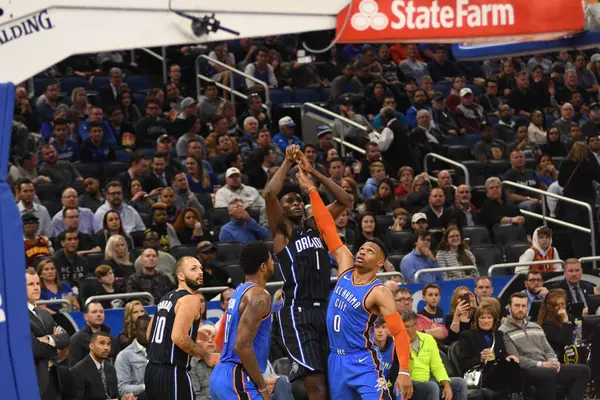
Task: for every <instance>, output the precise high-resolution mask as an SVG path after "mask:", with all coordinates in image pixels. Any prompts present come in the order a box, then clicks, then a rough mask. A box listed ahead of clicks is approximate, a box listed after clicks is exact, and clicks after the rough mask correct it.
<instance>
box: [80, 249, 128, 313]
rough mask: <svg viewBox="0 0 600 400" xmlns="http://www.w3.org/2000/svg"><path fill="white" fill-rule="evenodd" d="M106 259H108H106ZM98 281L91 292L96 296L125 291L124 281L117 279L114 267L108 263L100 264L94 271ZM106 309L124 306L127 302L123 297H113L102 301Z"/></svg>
mask: <svg viewBox="0 0 600 400" xmlns="http://www.w3.org/2000/svg"><path fill="white" fill-rule="evenodd" d="M105 261H106V260H105ZM94 273H95V275H96V278H97V279H98V280H97V282H94V287H93V289H94V291H93V292H91V293H89V294H91V295H94V296H98V295H107V294H119V293H123V292H124V288H123V281H122V280H121V279H119V280H117V279H115V273H114V272H113V268H112V267H111V266H110V265H107V264H100V265H98V266H97V267H96V270H95V271H94ZM90 289H92V288H90ZM100 303H101V304H102V307H104V309H105V310H110V309H113V308H123V305H124V304H125V303H124V301H123V300H122V299H112V300H105V301H101V302H100Z"/></svg>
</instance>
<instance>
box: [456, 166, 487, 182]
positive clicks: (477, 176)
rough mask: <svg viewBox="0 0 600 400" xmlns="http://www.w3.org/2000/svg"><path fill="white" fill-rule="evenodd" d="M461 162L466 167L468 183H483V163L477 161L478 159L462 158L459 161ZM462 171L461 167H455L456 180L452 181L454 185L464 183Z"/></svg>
mask: <svg viewBox="0 0 600 400" xmlns="http://www.w3.org/2000/svg"><path fill="white" fill-rule="evenodd" d="M461 164H463V165H464V166H465V167H467V170H468V171H469V179H470V182H469V183H470V185H471V186H478V185H483V184H484V183H485V177H484V168H483V164H482V163H481V162H480V161H478V160H463V161H462V162H461ZM463 175H464V174H463V172H462V169H460V168H456V178H457V179H456V182H454V184H455V185H460V184H463V183H465V178H464V176H463Z"/></svg>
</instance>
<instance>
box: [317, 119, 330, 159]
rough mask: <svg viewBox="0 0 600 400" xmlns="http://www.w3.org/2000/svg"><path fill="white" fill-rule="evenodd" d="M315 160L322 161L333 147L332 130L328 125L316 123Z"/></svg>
mask: <svg viewBox="0 0 600 400" xmlns="http://www.w3.org/2000/svg"><path fill="white" fill-rule="evenodd" d="M317 138H319V144H318V145H317V161H319V162H323V161H325V159H326V158H327V152H328V151H329V150H331V149H333V132H332V131H331V128H330V127H329V125H317Z"/></svg>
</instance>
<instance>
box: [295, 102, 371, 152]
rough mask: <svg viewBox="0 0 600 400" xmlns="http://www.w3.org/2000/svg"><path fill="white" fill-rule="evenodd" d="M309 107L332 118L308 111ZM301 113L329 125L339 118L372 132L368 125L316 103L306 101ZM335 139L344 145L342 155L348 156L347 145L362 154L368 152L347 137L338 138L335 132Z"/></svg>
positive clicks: (366, 131) (367, 132)
mask: <svg viewBox="0 0 600 400" xmlns="http://www.w3.org/2000/svg"><path fill="white" fill-rule="evenodd" d="M307 109H311V110H314V111H317V112H318V113H319V114H324V115H327V116H329V117H331V118H332V120H327V119H325V118H323V116H322V115H319V114H315V113H313V112H310V111H307ZM300 113H301V115H302V117H304V116H307V117H309V118H311V119H314V120H315V121H317V122H320V123H324V124H327V125H329V126H331V125H332V124H333V121H334V120H336V119H338V120H340V121H343V122H345V123H347V124H348V125H352V126H353V127H355V128H358V129H361V130H363V131H364V132H365V133H366V134H367V135H368V134H369V133H370V131H369V128H367V127H366V126H364V125H361V124H359V123H358V122H355V121H352V120H351V119H349V118H346V117H342V116H341V115H339V114H336V113H334V112H333V111H330V110H328V109H326V108H323V107H320V106H318V105H316V104H313V103H304V104H302V107H301V108H300ZM333 140H335V141H336V142H337V143H339V144H340V145H341V146H342V147H341V150H342V157H345V156H346V147H347V148H349V149H351V150H354V151H357V152H359V153H361V154H365V153H366V151H365V149H361V148H360V147H358V146H355V145H353V144H352V143H349V142H347V141H346V140H345V138H343V137H341V138H338V137H335V134H334V137H333Z"/></svg>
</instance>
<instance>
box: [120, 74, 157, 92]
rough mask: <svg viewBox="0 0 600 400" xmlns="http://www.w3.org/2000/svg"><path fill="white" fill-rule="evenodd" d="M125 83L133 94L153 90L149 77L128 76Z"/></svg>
mask: <svg viewBox="0 0 600 400" xmlns="http://www.w3.org/2000/svg"><path fill="white" fill-rule="evenodd" d="M123 81H124V82H125V83H126V84H127V86H128V87H129V90H131V91H132V92H145V91H148V90H152V83H151V82H150V78H149V77H148V75H127V76H126V77H125V79H124V80H123Z"/></svg>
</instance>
